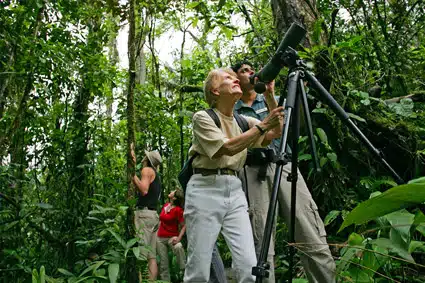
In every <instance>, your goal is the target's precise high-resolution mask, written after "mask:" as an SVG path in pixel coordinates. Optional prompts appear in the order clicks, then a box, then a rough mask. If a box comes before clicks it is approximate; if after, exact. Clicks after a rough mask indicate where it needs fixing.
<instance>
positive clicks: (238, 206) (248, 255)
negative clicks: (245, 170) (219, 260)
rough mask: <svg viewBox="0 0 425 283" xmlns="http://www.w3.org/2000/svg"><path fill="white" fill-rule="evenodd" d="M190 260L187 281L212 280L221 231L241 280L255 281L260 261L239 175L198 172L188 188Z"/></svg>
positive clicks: (187, 226) (186, 220)
mask: <svg viewBox="0 0 425 283" xmlns="http://www.w3.org/2000/svg"><path fill="white" fill-rule="evenodd" d="M184 218H185V224H186V233H187V254H188V258H187V263H186V270H185V274H184V282H208V280H209V277H210V266H211V256H212V252H213V248H214V244H215V242H216V240H217V237H218V234H219V232H220V230H221V233H222V234H223V236H224V239H225V240H226V243H227V246H228V247H229V249H230V251H231V253H232V261H233V267H234V268H235V273H236V278H237V280H238V282H254V281H255V279H254V276H252V275H251V270H252V267H253V266H255V265H256V264H257V259H256V255H255V247H254V240H253V237H252V230H251V224H250V221H249V216H248V205H247V202H246V197H245V194H244V192H243V190H242V183H241V181H240V180H239V178H238V177H236V176H230V175H210V176H202V175H201V174H195V175H193V176H192V177H191V178H190V181H189V183H188V185H187V190H186V203H185V209H184Z"/></svg>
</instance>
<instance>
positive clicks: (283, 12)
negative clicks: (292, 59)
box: [271, 0, 327, 47]
mask: <svg viewBox="0 0 425 283" xmlns="http://www.w3.org/2000/svg"><path fill="white" fill-rule="evenodd" d="M271 6H272V11H273V18H274V22H275V27H276V29H277V32H278V34H279V35H280V37H282V38H283V35H284V34H285V32H286V31H287V30H288V29H289V27H290V26H291V24H292V23H294V22H295V23H298V24H300V25H301V26H303V27H304V28H305V29H306V30H307V31H308V32H309V31H312V30H313V27H314V24H315V22H316V21H317V20H319V12H318V10H317V8H316V1H313V0H303V1H298V0H271ZM323 27H324V32H323V33H322V35H321V36H320V38H321V41H322V42H326V37H327V36H326V34H327V30H326V26H325V25H323ZM312 44H313V42H312V39H311V36H310V35H309V34H307V35H306V38H305V41H304V46H306V47H310V46H311V45H312Z"/></svg>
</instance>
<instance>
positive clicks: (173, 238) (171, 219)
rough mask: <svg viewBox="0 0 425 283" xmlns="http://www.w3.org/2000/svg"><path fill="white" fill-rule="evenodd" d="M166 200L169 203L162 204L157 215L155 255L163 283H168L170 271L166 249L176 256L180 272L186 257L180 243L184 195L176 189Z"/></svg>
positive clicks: (182, 229) (182, 226)
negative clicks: (158, 260)
mask: <svg viewBox="0 0 425 283" xmlns="http://www.w3.org/2000/svg"><path fill="white" fill-rule="evenodd" d="M168 198H169V200H170V202H168V203H166V204H164V206H163V207H162V210H161V214H160V215H159V228H158V234H157V235H158V240H157V247H156V250H157V253H158V255H159V257H160V263H159V278H160V279H161V280H163V281H170V269H169V266H168V264H169V261H168V248H171V250H172V251H173V253H174V254H175V255H176V259H177V264H178V266H179V268H180V270H182V271H183V270H184V268H185V265H186V255H185V252H184V248H183V245H182V244H181V243H180V241H181V239H182V237H183V235H184V232H185V231H186V226H185V224H184V218H183V207H184V193H183V191H182V190H180V189H177V190H175V191H172V192H171V193H170V194H169V195H168Z"/></svg>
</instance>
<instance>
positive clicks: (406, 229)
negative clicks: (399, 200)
mask: <svg viewBox="0 0 425 283" xmlns="http://www.w3.org/2000/svg"><path fill="white" fill-rule="evenodd" d="M385 218H386V219H387V220H388V222H389V223H390V224H391V226H392V228H391V229H392V230H394V231H397V232H398V233H399V237H400V238H401V239H400V240H403V241H404V243H408V241H409V240H410V227H411V226H412V224H413V222H414V219H415V215H413V214H412V213H409V212H408V211H406V210H402V211H396V212H393V213H390V214H388V215H386V216H385ZM393 233H394V232H393ZM399 244H400V245H401V246H403V245H404V244H402V243H399ZM406 248H407V246H406Z"/></svg>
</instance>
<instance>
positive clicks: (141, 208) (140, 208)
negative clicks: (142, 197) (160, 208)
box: [137, 206, 156, 211]
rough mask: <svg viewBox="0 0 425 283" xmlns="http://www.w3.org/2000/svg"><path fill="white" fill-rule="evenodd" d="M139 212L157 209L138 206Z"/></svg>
mask: <svg viewBox="0 0 425 283" xmlns="http://www.w3.org/2000/svg"><path fill="white" fill-rule="evenodd" d="M137 209H138V210H154V211H156V208H151V207H146V206H138V207H137Z"/></svg>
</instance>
